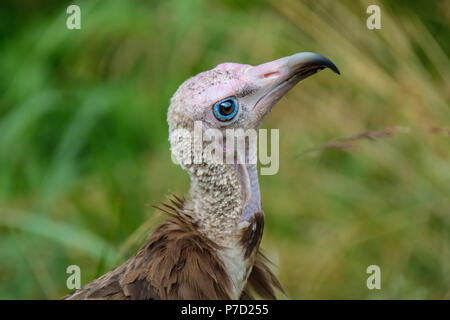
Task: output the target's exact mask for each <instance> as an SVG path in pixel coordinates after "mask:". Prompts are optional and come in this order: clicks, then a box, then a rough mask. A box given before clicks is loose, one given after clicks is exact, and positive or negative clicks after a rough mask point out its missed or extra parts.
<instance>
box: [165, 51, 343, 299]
mask: <svg viewBox="0 0 450 320" xmlns="http://www.w3.org/2000/svg"><path fill="white" fill-rule="evenodd" d="M325 68H330V69H331V70H332V71H334V72H335V73H337V74H339V70H338V69H337V67H336V66H335V65H334V64H333V62H331V61H330V60H329V59H327V58H325V57H324V56H322V55H319V54H316V53H311V52H303V53H297V54H294V55H292V56H288V57H284V58H281V59H278V60H275V61H272V62H268V63H264V64H261V65H257V66H251V65H247V64H238V63H223V64H219V65H218V66H217V67H215V68H214V69H212V70H209V71H205V72H202V73H200V74H198V75H196V76H194V77H192V78H190V79H188V80H186V81H185V82H184V83H183V84H182V85H181V86H180V87H179V88H178V90H177V91H176V93H175V94H174V95H173V97H172V99H171V103H170V107H169V111H168V123H169V141H170V144H171V151H172V154H173V155H174V156H175V158H176V159H177V161H178V162H179V163H180V164H181V166H182V168H183V169H184V170H186V171H187V172H188V174H189V175H190V177H191V186H190V197H191V199H192V201H191V202H190V203H191V208H189V210H190V212H191V215H192V217H193V219H194V220H195V222H196V225H197V226H198V230H199V231H200V232H202V233H203V234H204V235H205V236H206V237H207V238H209V239H210V240H212V241H213V242H214V243H216V244H218V245H220V246H221V247H222V248H224V249H223V250H222V251H221V252H220V255H221V257H222V260H223V261H224V263H225V265H226V266H227V269H229V273H230V276H231V278H232V280H233V283H235V284H236V283H245V278H246V276H247V274H246V273H248V269H249V268H246V266H247V265H251V264H252V261H251V260H252V259H253V256H254V253H255V252H256V251H257V250H256V249H257V248H258V246H259V242H260V239H261V236H262V230H263V223H264V214H263V210H262V206H261V198H260V192H259V183H258V175H257V167H256V163H253V162H250V161H249V159H250V157H249V150H250V149H251V148H252V147H253V148H254V149H256V142H255V141H254V140H252V141H250V140H249V139H247V143H245V145H244V150H243V151H244V152H243V153H241V154H239V152H237V151H238V148H234V149H230V148H229V147H228V145H227V143H228V142H230V141H228V140H229V139H231V138H230V137H229V136H227V131H229V129H235V130H237V129H242V130H249V129H255V130H257V129H259V127H260V126H261V124H262V122H263V120H264V119H265V117H266V116H267V115H268V114H269V113H270V111H271V109H272V107H273V106H274V105H275V104H276V103H277V102H278V101H279V100H280V99H281V98H282V97H283V96H284V95H285V94H286V93H287V92H288V91H289V90H290V89H291V88H293V87H294V86H295V85H296V84H297V83H298V82H299V81H301V80H303V79H305V78H307V77H309V76H310V75H312V74H314V73H316V72H318V71H320V70H322V69H325ZM196 134H197V135H198V137H199V139H197V140H196ZM232 139H233V140H234V139H235V137H233V138H232ZM212 143H219V146H220V149H221V150H222V151H223V154H222V156H221V157H219V158H220V159H221V160H223V161H222V163H220V161H212V159H211V158H208V157H207V156H206V153H207V152H206V151H210V150H211V149H208V146H211V144H212ZM198 150H200V153H199V154H198V153H197V154H196V151H197V152H198ZM208 154H209V153H208ZM227 159H228V160H229V159H233V161H227ZM216 160H217V158H216ZM242 270H243V271H242ZM237 286H238V287H239V285H237ZM239 289H240V288H237V290H238V291H239Z"/></svg>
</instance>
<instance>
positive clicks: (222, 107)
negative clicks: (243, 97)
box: [213, 97, 238, 121]
mask: <svg viewBox="0 0 450 320" xmlns="http://www.w3.org/2000/svg"><path fill="white" fill-rule="evenodd" d="M237 109H238V107H237V102H236V99H235V98H234V97H229V98H226V99H224V100H221V101H219V102H217V103H216V104H215V105H214V108H213V111H214V116H215V117H216V118H217V119H218V120H219V121H230V120H232V119H233V118H234V117H235V116H236V114H237Z"/></svg>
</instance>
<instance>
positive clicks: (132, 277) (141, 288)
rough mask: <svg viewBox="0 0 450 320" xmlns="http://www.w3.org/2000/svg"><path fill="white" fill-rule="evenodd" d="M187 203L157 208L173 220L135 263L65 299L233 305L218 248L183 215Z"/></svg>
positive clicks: (152, 238) (177, 201)
mask: <svg viewBox="0 0 450 320" xmlns="http://www.w3.org/2000/svg"><path fill="white" fill-rule="evenodd" d="M184 201H185V200H184V199H181V198H178V197H175V198H174V199H173V200H171V204H172V206H171V205H167V204H163V206H164V208H158V209H159V210H161V211H163V212H166V213H168V214H169V215H170V219H169V220H168V221H166V222H164V223H163V224H161V225H160V226H159V227H158V228H157V229H156V230H155V232H154V233H153V234H152V235H151V236H150V239H149V240H148V241H147V243H146V244H145V245H144V246H143V247H142V248H141V249H139V251H138V252H137V253H136V254H135V255H134V256H133V257H131V258H130V259H128V260H127V261H126V262H125V263H123V264H122V265H121V266H119V267H117V268H116V269H114V270H112V271H110V272H108V273H107V274H105V275H104V276H102V277H100V278H99V279H97V280H95V281H93V282H91V283H89V284H87V285H85V286H84V287H82V288H81V289H79V290H77V291H75V292H74V293H72V294H70V295H67V296H65V297H64V298H63V299H230V298H231V293H230V290H231V289H230V288H231V283H230V279H229V278H228V275H227V273H226V270H225V267H224V265H223V263H222V261H221V260H220V259H219V258H218V256H217V254H216V250H217V249H218V246H217V245H215V244H214V243H213V242H212V241H210V240H209V239H207V238H206V237H204V236H203V235H202V234H201V233H200V232H198V231H197V229H196V225H195V223H194V222H193V221H192V220H190V219H189V218H188V217H189V215H185V214H183V212H182V209H183V207H184Z"/></svg>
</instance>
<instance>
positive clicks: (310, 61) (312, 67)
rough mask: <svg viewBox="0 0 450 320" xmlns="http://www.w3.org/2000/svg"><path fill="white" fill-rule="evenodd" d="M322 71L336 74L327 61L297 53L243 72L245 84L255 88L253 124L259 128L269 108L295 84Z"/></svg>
mask: <svg viewBox="0 0 450 320" xmlns="http://www.w3.org/2000/svg"><path fill="white" fill-rule="evenodd" d="M325 68H330V69H331V70H333V71H334V72H335V73H337V74H340V72H339V69H338V68H337V67H336V65H335V64H334V63H333V62H331V61H330V60H329V59H328V58H325V57H324V56H322V55H320V54H317V53H313V52H301V53H296V54H294V55H292V56H289V57H284V58H281V59H278V60H275V61H271V62H267V63H264V64H261V65H258V66H254V67H249V68H248V69H246V70H245V75H246V77H247V81H249V82H250V83H252V84H254V85H256V88H257V90H256V92H255V94H253V95H252V96H253V97H252V100H253V101H252V105H253V111H252V113H253V114H252V117H254V119H253V120H254V121H255V123H256V124H257V125H260V124H261V123H262V120H263V119H264V118H265V116H267V114H269V112H270V110H272V107H273V106H274V105H275V104H276V103H277V102H278V101H279V100H280V99H281V98H282V97H283V96H284V95H285V94H286V93H287V92H288V91H289V90H290V89H291V88H292V87H294V86H295V85H296V84H297V83H298V82H299V81H301V80H303V79H305V78H307V77H309V76H310V75H313V74H314V73H316V72H318V71H320V70H323V69H325Z"/></svg>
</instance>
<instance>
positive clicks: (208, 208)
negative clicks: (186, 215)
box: [187, 163, 263, 247]
mask: <svg viewBox="0 0 450 320" xmlns="http://www.w3.org/2000/svg"><path fill="white" fill-rule="evenodd" d="M187 171H188V172H189V175H190V176H191V188H190V197H191V199H192V201H193V204H194V211H195V217H196V222H197V224H198V226H199V231H201V232H202V233H203V234H205V235H206V236H207V237H208V238H209V239H211V240H212V241H214V242H215V243H217V244H218V245H221V246H224V247H235V246H236V245H237V244H239V243H240V240H241V238H240V237H241V234H242V229H243V228H246V227H248V226H249V225H250V224H251V223H252V222H253V220H254V217H255V215H256V214H257V213H260V214H263V211H262V206H261V196H260V190H259V182H258V174H257V167H256V165H254V164H205V163H203V164H199V165H192V166H191V167H190V168H187Z"/></svg>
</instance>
